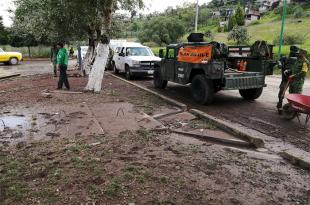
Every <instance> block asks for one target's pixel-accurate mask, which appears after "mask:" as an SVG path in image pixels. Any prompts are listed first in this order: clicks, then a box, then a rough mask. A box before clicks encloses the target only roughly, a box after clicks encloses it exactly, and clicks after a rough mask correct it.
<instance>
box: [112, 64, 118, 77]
mask: <svg viewBox="0 0 310 205" xmlns="http://www.w3.org/2000/svg"><path fill="white" fill-rule="evenodd" d="M112 66H113V73H115V74H118V73H119V71H118V70H117V68H116V65H115V63H114V62H112Z"/></svg>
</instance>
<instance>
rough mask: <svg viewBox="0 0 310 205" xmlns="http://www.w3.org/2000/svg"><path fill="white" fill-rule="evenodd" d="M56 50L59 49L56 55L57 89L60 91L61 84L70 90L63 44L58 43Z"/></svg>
mask: <svg viewBox="0 0 310 205" xmlns="http://www.w3.org/2000/svg"><path fill="white" fill-rule="evenodd" d="M57 48H58V49H59V51H58V54H57V68H58V70H59V72H60V75H59V81H58V87H57V89H62V86H63V84H65V86H66V88H67V89H68V90H70V85H69V82H68V77H67V68H68V52H67V50H66V49H65V48H64V43H58V44H57Z"/></svg>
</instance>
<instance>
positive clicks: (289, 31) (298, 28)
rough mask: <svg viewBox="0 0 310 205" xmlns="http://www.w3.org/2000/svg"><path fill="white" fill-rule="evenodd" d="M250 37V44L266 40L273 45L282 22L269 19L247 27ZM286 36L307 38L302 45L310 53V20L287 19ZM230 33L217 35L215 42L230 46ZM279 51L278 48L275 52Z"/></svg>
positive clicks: (285, 47)
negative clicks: (228, 37)
mask: <svg viewBox="0 0 310 205" xmlns="http://www.w3.org/2000/svg"><path fill="white" fill-rule="evenodd" d="M247 29H248V32H249V35H250V43H252V42H254V41H256V40H266V41H268V42H269V43H273V42H274V40H275V39H276V38H277V36H279V34H280V30H281V21H280V20H275V19H272V18H270V19H267V20H265V19H264V18H263V19H262V20H261V22H259V21H258V24H255V25H249V26H247ZM284 32H285V35H289V36H292V35H301V36H306V37H305V42H304V44H302V45H300V46H301V47H302V48H304V49H307V50H308V51H310V36H309V34H310V18H309V17H305V18H302V19H299V20H296V19H294V18H287V20H286V23H285V31H284ZM227 35H228V33H216V34H215V37H214V40H216V41H221V42H225V43H228V44H233V42H229V41H228V40H227ZM288 48H289V46H284V49H283V52H284V53H285V54H287V53H288ZM276 50H277V47H276V49H275V51H276Z"/></svg>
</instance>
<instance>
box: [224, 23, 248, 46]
mask: <svg viewBox="0 0 310 205" xmlns="http://www.w3.org/2000/svg"><path fill="white" fill-rule="evenodd" d="M227 39H228V40H229V41H230V40H233V41H234V42H236V43H237V44H238V45H239V44H248V42H249V40H250V36H249V34H248V30H247V29H246V28H245V27H243V26H235V27H234V28H233V30H232V31H231V32H230V33H229V34H228V37H227Z"/></svg>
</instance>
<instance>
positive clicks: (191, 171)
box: [0, 75, 310, 205]
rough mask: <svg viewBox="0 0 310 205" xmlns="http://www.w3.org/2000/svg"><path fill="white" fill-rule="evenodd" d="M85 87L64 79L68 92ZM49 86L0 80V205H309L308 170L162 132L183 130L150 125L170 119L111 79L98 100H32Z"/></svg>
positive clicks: (45, 81) (190, 124) (34, 80)
mask: <svg viewBox="0 0 310 205" xmlns="http://www.w3.org/2000/svg"><path fill="white" fill-rule="evenodd" d="M86 80H87V79H84V78H70V79H69V81H70V83H71V87H72V88H73V91H82V90H83V87H84V86H85V84H86ZM55 86H56V79H55V78H52V77H51V76H50V75H41V76H31V77H21V78H15V79H11V80H5V81H0V95H1V98H0V119H4V120H2V121H3V122H4V124H5V123H6V125H5V126H2V127H0V129H1V134H0V141H1V145H0V204H281V205H282V204H309V203H310V173H309V170H303V169H300V168H298V167H295V166H292V165H291V164H289V163H288V162H286V161H285V160H283V159H282V158H280V157H279V156H277V155H273V154H271V153H265V152H260V151H258V150H255V149H250V148H235V147H231V146H224V145H220V144H215V143H211V142H208V141H201V140H197V139H193V138H191V137H187V136H185V135H179V134H174V133H172V132H169V131H165V130H164V129H161V128H162V127H161V126H162V125H165V126H169V125H173V126H176V128H178V125H181V126H183V124H184V123H185V122H183V121H182V122H181V121H180V122H179V121H178V120H177V118H175V119H173V118H171V117H170V118H166V119H165V120H162V121H161V122H162V123H163V124H161V123H160V122H159V121H156V120H155V119H154V118H152V116H153V115H156V114H160V113H165V112H174V111H175V108H174V107H173V106H171V105H168V104H167V103H165V102H163V101H162V100H160V99H158V98H157V97H155V96H153V95H150V94H148V93H146V92H144V91H141V90H139V89H137V88H135V87H133V86H131V85H129V84H126V83H124V82H122V81H120V80H117V79H115V78H112V77H111V76H106V77H105V79H104V83H103V87H104V90H103V91H102V92H101V93H100V94H92V93H82V94H60V93H52V94H51V98H49V96H46V95H42V92H43V93H47V92H48V90H54V88H55ZM10 117H13V119H12V118H10ZM16 117H17V118H18V117H20V118H22V119H19V120H18V123H16ZM183 119H184V118H183ZM12 121H13V122H12ZM14 122H15V123H14ZM176 122H178V123H176ZM186 122H187V129H190V128H191V129H195V130H197V129H198V130H199V131H200V130H202V131H206V130H207V132H208V133H212V132H214V130H216V129H217V128H216V127H214V126H213V125H211V124H209V123H205V122H201V121H200V120H199V119H191V117H189V118H188V119H187V121H186ZM0 123H1V122H0ZM0 126H1V124H0ZM10 126H11V127H10ZM3 127H4V128H3ZM185 127H186V126H185Z"/></svg>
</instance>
